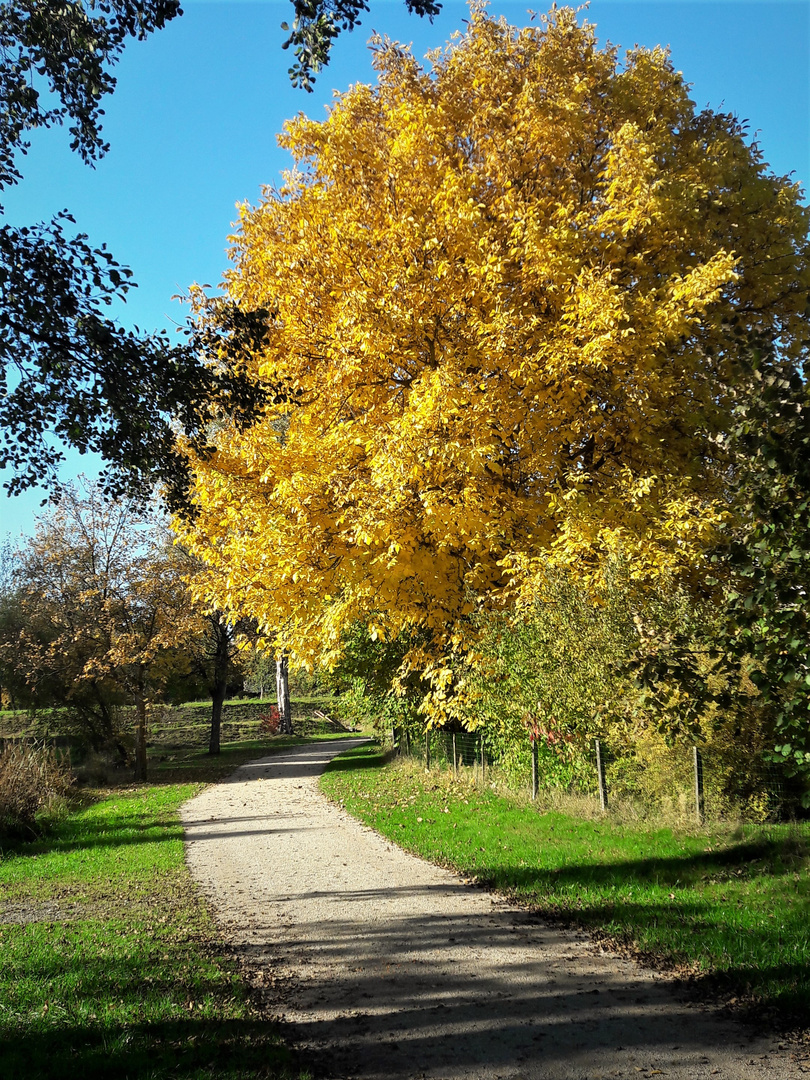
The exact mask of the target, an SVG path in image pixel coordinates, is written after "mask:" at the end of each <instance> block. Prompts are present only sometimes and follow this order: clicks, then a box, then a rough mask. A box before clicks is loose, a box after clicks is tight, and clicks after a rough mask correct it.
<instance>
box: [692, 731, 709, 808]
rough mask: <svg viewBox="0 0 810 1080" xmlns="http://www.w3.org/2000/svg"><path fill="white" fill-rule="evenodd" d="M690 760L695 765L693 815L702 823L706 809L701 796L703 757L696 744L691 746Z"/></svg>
mask: <svg viewBox="0 0 810 1080" xmlns="http://www.w3.org/2000/svg"><path fill="white" fill-rule="evenodd" d="M692 760H693V763H694V767H695V817H696V818H697V823H698V825H702V824H703V818H704V815H705V811H706V806H705V802H704V798H703V758H702V757H701V754H700V751H699V750H698V748H697V747H696V746H693V747H692Z"/></svg>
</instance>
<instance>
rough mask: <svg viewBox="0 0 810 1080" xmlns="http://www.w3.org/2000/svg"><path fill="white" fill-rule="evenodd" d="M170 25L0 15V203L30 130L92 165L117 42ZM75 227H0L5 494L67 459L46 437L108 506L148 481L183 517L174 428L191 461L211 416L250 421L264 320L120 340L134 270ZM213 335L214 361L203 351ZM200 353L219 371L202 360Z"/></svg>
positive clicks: (28, 1) (225, 319) (76, 10)
mask: <svg viewBox="0 0 810 1080" xmlns="http://www.w3.org/2000/svg"><path fill="white" fill-rule="evenodd" d="M179 14H181V10H180V5H179V0H104V2H99V3H93V2H86V3H81V2H77V3H58V2H55V0H49V2H43V0H14V2H12V3H3V4H0V102H1V103H2V104H0V191H1V190H3V189H4V188H6V187H8V186H9V185H12V184H16V183H17V182H19V181H20V180H21V179H22V174H21V171H20V163H19V158H20V156H21V155H24V154H25V152H26V150H27V147H28V143H27V141H26V140H27V136H28V134H29V133H30V132H31V131H33V130H34V129H36V128H41V127H49V126H52V125H59V124H65V123H67V124H69V130H70V136H71V149H73V150H74V151H75V152H76V153H78V154H79V156H80V157H81V158H82V160H84V161H85V162H87V163H88V164H90V163H92V162H93V161H95V160H97V159H98V158H100V157H101V156H102V155H103V154H104V153H105V152H106V150H107V145H106V143H105V142H104V140H103V139H102V136H101V126H100V120H101V116H102V114H103V110H102V109H101V100H102V99H103V97H104V95H105V94H109V93H111V92H112V90H113V89H114V87H115V79H114V78H113V77H112V75H111V74H110V67H111V65H113V64H114V63H115V61H116V60H117V59H118V57H119V56H120V54H121V52H122V50H123V48H124V46H125V43H126V41H127V39H128V38H130V37H137V38H144V37H146V36H147V35H148V34H149V33H151V32H152V31H154V30H156V29H160V28H161V27H163V26H164V25H165V24H166V22H168V21H169V20H170V19H172V18H174V17H175V16H176V15H179ZM72 224H74V221H73V218H71V216H70V215H69V214H68V212H67V211H63V212H62V213H61V214H58V215H57V216H56V217H55V218H54V219H53V220H52V221H50V222H47V223H38V224H34V225H30V226H22V227H14V226H11V225H8V224H4V225H2V227H0V427H2V429H3V430H2V438H1V439H0V467H3V468H9V469H11V470H12V477H11V479H10V480H9V481H8V482H7V483H6V485H5V486H6V488H7V489H8V490H9V492H10V493H16V492H19V491H22V490H24V489H25V488H28V487H30V486H32V485H35V484H42V483H46V484H47V483H53V481H54V475H55V468H56V466H57V465H58V464H59V462H60V461H61V460H62V459H63V456H64V455H63V454H62V452H61V450H59V449H57V448H55V447H54V444H53V442H52V439H51V437H52V436H53V435H56V436H57V439H58V440H59V441H60V442H61V444H67V445H69V446H73V447H75V448H77V449H78V450H79V451H81V452H83V453H84V452H86V451H95V452H97V453H99V454H100V455H101V456H102V457H103V458H104V459H105V461H107V462H108V463H110V465H111V469H110V471H109V472H108V474H107V477H106V484H105V486H106V489H107V490H108V492H109V493H110V494H114V495H121V494H123V493H124V491H131V490H136V491H140V492H142V493H144V495H145V494H147V493H149V492H150V491H151V490H152V488H153V486H154V482H155V479H156V478H160V479H162V480H163V481H164V482H165V484H166V485H167V497H168V502H169V505H170V506H171V507H172V508H173V509H183V508H185V507H186V505H187V499H186V492H187V487H188V473H187V469H186V466H185V462H184V459H183V458H182V456H181V455H180V454H179V453H178V451H177V448H176V441H175V432H174V430H173V428H172V425H171V423H170V421H171V419H172V418H174V419H175V421H176V423H177V424H179V426H180V428H181V429H182V430H183V431H184V432H185V433H186V434H187V435H188V437H189V438H190V439H191V441H192V443H193V444H194V445H195V447H198V448H199V449H201V450H203V451H204V449H205V447H206V436H207V432H208V429H209V426H210V424H211V422H212V420H215V419H216V418H217V417H218V416H219V415H221V414H222V413H223V412H226V413H227V414H228V415H229V416H235V417H237V423H239V422H240V420H239V418H242V419H243V420H244V422H245V423H247V422H249V420H250V418H252V417H253V416H254V415H255V412H256V410H257V409H259V408H260V407H261V404H262V402H263V401H264V400H265V398H266V396H267V390H266V389H262V390H259V389H258V388H257V387H256V386H255V385H254V384H253V383H252V382H251V380H249V379H248V378H247V376H246V375H245V374H244V372H243V371H241V370H239V369H238V364H236V363H235V362H234V356H235V354H236V353H238V352H239V350H240V349H241V348H243V347H251V348H255V347H256V344H257V341H260V340H261V338H262V335H263V334H264V328H265V323H266V313H265V312H261V311H260V312H249V313H243V312H240V311H237V310H235V309H229V310H224V311H223V312H222V313H221V316H222V317H221V324H222V325H221V329H220V330H219V331H217V332H215V333H213V334H212V332H211V331H197V330H190V331H189V333H188V335H187V340H186V341H185V342H184V343H182V344H180V345H177V346H170V344H169V340H168V338H167V337H166V336H165V335H149V334H142V333H141V332H140V331H138V330H137V329H136V330H135V331H129V330H124V329H122V328H121V327H120V326H119V325H117V324H116V323H115V322H113V321H112V320H111V319H109V318H108V317H107V315H106V313H105V309H106V307H107V306H109V305H110V304H111V303H112V302H113V301H115V300H120V299H123V298H124V297H125V296H126V293H127V291H128V289H129V288H131V287H132V282H131V280H130V277H131V275H130V271H129V270H128V269H127V268H125V267H122V266H121V265H119V264H118V263H117V262H116V261H115V260H114V259H113V258H112V256H111V255H110V253H109V252H108V251H107V250H106V248H104V247H103V246H100V247H97V246H94V245H92V244H90V242H89V240H88V238H87V237H86V236H85V235H83V234H79V235H77V236H70V235H69V234H68V232H66V227H67V226H69V225H72ZM225 337H227V351H226V352H225V354H222V355H221V354H220V353H219V352H216V351H214V352H213V353H212V352H211V350H216V349H217V347H218V346H220V345H221V344H222V341H223V339H224V338H225ZM209 355H216V356H218V357H219V359H218V362H217V364H216V365H214V364H212V363H206V362H204V361H202V360H201V356H209ZM270 394H271V396H272V394H273V391H271V392H270Z"/></svg>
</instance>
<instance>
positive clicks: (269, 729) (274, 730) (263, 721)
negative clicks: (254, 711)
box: [259, 705, 281, 735]
mask: <svg viewBox="0 0 810 1080" xmlns="http://www.w3.org/2000/svg"><path fill="white" fill-rule="evenodd" d="M280 722H281V715H280V713H279V711H278V706H277V705H271V706H270V708H269V709H268V711H267V712H265V713H259V734H260V735H278V725H279V723H280Z"/></svg>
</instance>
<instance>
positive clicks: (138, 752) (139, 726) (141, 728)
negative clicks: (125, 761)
mask: <svg viewBox="0 0 810 1080" xmlns="http://www.w3.org/2000/svg"><path fill="white" fill-rule="evenodd" d="M135 708H136V716H137V719H136V723H135V780H136V782H138V783H143V782H144V781H145V780H146V699H145V698H144V696H143V694H138V695H137V697H136V699H135Z"/></svg>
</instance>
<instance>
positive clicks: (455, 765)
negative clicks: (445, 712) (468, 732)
mask: <svg viewBox="0 0 810 1080" xmlns="http://www.w3.org/2000/svg"><path fill="white" fill-rule="evenodd" d="M453 779H454V780H458V761H457V760H456V733H455V731H454V732H453Z"/></svg>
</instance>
